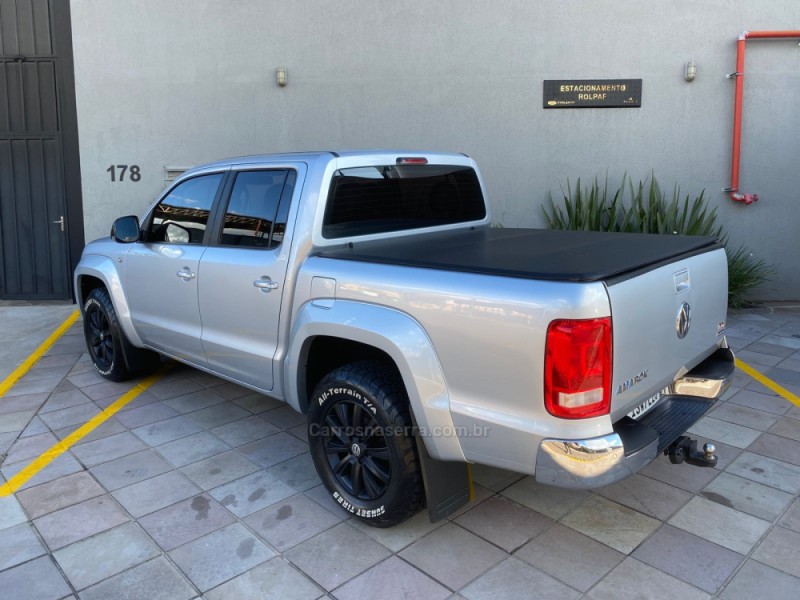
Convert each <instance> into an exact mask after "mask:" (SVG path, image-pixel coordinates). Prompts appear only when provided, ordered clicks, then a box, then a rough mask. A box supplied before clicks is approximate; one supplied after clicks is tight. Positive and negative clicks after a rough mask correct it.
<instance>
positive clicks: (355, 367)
mask: <svg viewBox="0 0 800 600" xmlns="http://www.w3.org/2000/svg"><path fill="white" fill-rule="evenodd" d="M308 433H309V435H308V438H309V445H310V449H311V456H312V458H313V460H314V466H315V467H316V469H317V473H318V474H319V476H320V478H321V479H322V482H323V484H324V485H325V487H326V488H327V489H328V491H329V492H330V493H331V494H332V496H333V499H334V500H335V501H336V502H337V503H338V504H339V505H340V506H341V507H342V508H344V509H345V510H347V511H348V512H350V513H352V514H353V515H355V516H356V517H358V518H359V519H361V520H362V521H364V522H365V523H367V524H369V525H372V526H375V527H390V526H392V525H395V524H397V523H400V522H402V521H405V520H406V519H408V518H409V517H411V516H412V515H414V514H415V513H416V512H417V511H419V509H420V508H422V506H423V503H424V487H423V483H422V474H421V471H420V466H419V458H418V457H417V451H416V447H415V443H414V435H413V429H412V422H411V416H410V413H409V407H408V398H407V396H406V393H405V389H404V387H403V383H402V381H401V379H400V377H399V375H398V374H397V373H396V371H395V370H394V369H392V368H390V367H389V366H387V365H385V364H383V363H381V362H378V361H361V362H357V363H353V364H350V365H346V366H344V367H340V368H338V369H336V370H334V371H332V372H331V373H329V374H328V375H326V376H325V378H324V379H323V380H322V381H321V382H320V383H319V385H317V387H316V389H315V390H314V394H313V395H312V398H311V404H310V407H309V411H308Z"/></svg>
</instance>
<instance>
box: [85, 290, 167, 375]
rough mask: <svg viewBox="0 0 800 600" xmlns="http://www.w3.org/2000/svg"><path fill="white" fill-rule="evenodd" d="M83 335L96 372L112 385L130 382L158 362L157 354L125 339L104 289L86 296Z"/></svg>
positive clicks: (93, 291)
mask: <svg viewBox="0 0 800 600" xmlns="http://www.w3.org/2000/svg"><path fill="white" fill-rule="evenodd" d="M83 333H84V336H85V337H86V348H87V349H88V351H89V357H90V358H91V359H92V363H93V364H94V366H95V369H97V372H98V373H100V375H102V376H103V377H105V378H106V379H109V380H111V381H124V380H126V379H130V378H131V377H133V376H134V375H137V374H138V373H140V372H142V371H145V370H148V369H151V368H153V367H154V366H155V365H157V364H158V362H159V357H158V354H156V353H155V352H151V351H149V350H143V349H141V348H136V347H135V346H132V345H131V343H130V342H129V341H128V338H126V337H125V333H124V332H123V331H122V328H121V327H120V324H119V320H118V319H117V313H116V311H115V310H114V305H113V304H112V302H111V298H110V297H109V295H108V292H107V291H106V289H105V288H95V289H93V290H92V291H91V292H89V294H88V295H87V296H86V302H84V304H83ZM126 359H127V360H126Z"/></svg>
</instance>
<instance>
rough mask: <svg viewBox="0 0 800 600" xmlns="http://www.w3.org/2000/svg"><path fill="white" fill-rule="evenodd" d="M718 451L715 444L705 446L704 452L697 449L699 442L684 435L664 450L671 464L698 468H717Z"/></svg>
mask: <svg viewBox="0 0 800 600" xmlns="http://www.w3.org/2000/svg"><path fill="white" fill-rule="evenodd" d="M716 451H717V449H716V448H715V447H714V444H703V451H702V452H700V451H699V450H698V449H697V440H693V439H691V438H690V437H687V436H685V435H682V436H681V437H679V438H678V439H677V440H675V441H674V442H672V444H670V445H669V447H668V448H667V449H666V450H664V454H666V455H667V456H669V462H671V463H672V464H673V465H679V464H681V463H682V462H686V463H688V464H690V465H694V466H696V467H715V466H716V465H717V455H716V454H714V453H715V452H716Z"/></svg>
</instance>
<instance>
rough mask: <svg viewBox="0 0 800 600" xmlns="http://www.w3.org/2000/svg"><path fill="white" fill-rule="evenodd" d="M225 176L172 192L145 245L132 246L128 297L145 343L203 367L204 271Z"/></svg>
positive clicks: (150, 226) (159, 209) (127, 271)
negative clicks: (212, 218)
mask: <svg viewBox="0 0 800 600" xmlns="http://www.w3.org/2000/svg"><path fill="white" fill-rule="evenodd" d="M224 175H225V174H224V173H210V174H207V175H200V176H198V177H193V178H191V179H187V180H184V181H182V182H181V183H179V184H177V185H176V186H175V187H174V188H172V190H170V192H169V193H168V194H167V195H166V196H165V197H164V198H163V199H162V200H161V201H160V202H159V203H158V204H157V205H156V207H155V208H154V209H153V212H152V216H151V218H150V219H149V223H147V224H146V231H145V233H144V238H143V241H141V242H136V243H134V244H131V248H130V250H128V254H127V257H126V259H125V261H126V265H125V292H126V295H127V297H128V305H129V306H130V311H131V319H132V321H133V324H134V327H136V331H137V333H138V334H139V336H140V337H141V339H142V341H143V342H145V343H146V344H147V345H149V346H152V347H154V348H156V349H158V350H161V351H163V352H165V353H167V354H170V355H172V356H175V357H177V358H180V359H182V360H186V361H188V362H191V363H194V364H197V365H202V366H205V365H206V357H205V352H204V351H203V346H202V343H201V341H200V333H201V327H200V310H199V307H198V303H197V287H198V278H199V268H198V267H199V263H200V257H201V256H203V253H204V252H205V250H206V248H207V246H206V242H207V240H206V237H207V233H206V226H207V224H208V220H209V215H210V212H211V207H212V205H213V203H214V198H215V197H216V195H217V194H218V192H219V191H220V187H221V185H220V184H221V183H222V180H223V178H224Z"/></svg>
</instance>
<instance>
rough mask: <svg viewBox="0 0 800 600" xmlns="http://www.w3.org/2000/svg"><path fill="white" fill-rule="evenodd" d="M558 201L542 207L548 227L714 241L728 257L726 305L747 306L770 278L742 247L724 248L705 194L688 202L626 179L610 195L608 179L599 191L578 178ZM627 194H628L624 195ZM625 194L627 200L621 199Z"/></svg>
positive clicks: (724, 238)
mask: <svg viewBox="0 0 800 600" xmlns="http://www.w3.org/2000/svg"><path fill="white" fill-rule="evenodd" d="M561 191H562V199H561V203H560V204H557V203H556V202H555V201H554V200H553V197H552V195H551V196H550V206H549V210H548V207H547V206H543V207H542V210H543V212H544V217H545V219H546V221H547V225H548V227H549V228H550V229H572V230H579V231H611V232H616V231H621V232H626V233H661V234H680V235H705V236H713V237H716V238H718V239H719V240H720V242H722V243H723V244H725V245H726V248H725V251H726V254H727V257H728V306H730V307H731V308H741V307H743V306H747V305H749V303H748V302H747V301H746V300H745V299H744V297H745V296H746V295H747V293H748V292H750V291H751V290H753V289H754V288H756V287H757V286H759V285H760V284H762V283H764V282H765V281H767V280H768V279H769V276H770V274H771V271H772V267H771V266H770V265H768V264H767V263H766V262H764V261H763V260H761V259H759V258H756V257H754V256H753V254H752V253H751V252H750V251H749V250H748V249H747V248H746V247H744V246H741V247H740V248H739V249H738V250H736V251H731V250H730V249H729V248H727V242H728V236H727V234H726V233H725V232H724V231H723V229H722V226H721V225H717V209H716V208H713V209H709V207H708V203H707V202H706V198H705V192H700V195H699V196H695V197H694V198H692V197H691V196H690V195H688V194H687V195H686V196H684V197H682V196H681V191H680V188H679V187H678V186H677V185H676V186H675V187H674V188H673V190H672V197H671V198H670V199H667V197H666V194H665V193H664V192H662V191H661V188H660V187H659V185H658V182H657V181H656V178H655V176H652V175H651V176H650V177H649V183H648V180H645V181H639V183H638V184H634V183H633V180H632V179H630V178H629V177H628V176H627V175H624V176H623V178H622V183H621V184H620V186H619V187H618V188H617V189H616V190H613V192H609V189H608V178H607V177H606V180H605V183H604V185H603V186H602V187H600V184H599V182H598V180H597V178H595V180H594V182H593V183H592V185H591V186H582V185H581V180H580V179H578V181H577V184H576V186H575V189H574V190H573V189H572V186H571V185H570V183H569V182H567V190H566V192H565V191H564V190H563V188H562V190H561ZM626 192H627V194H626ZM626 196H627V200H626Z"/></svg>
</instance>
